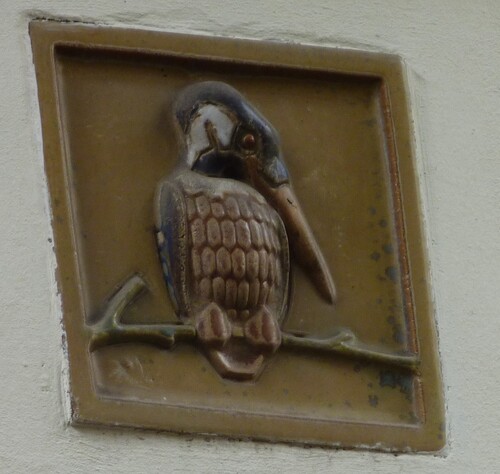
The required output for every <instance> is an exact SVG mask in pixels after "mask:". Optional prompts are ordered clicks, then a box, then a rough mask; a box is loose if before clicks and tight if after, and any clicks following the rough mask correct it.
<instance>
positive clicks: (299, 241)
mask: <svg viewBox="0 0 500 474" xmlns="http://www.w3.org/2000/svg"><path fill="white" fill-rule="evenodd" d="M251 177H252V178H253V179H252V181H253V184H254V186H255V187H256V189H257V190H258V191H259V192H260V193H261V194H262V195H263V196H264V197H265V198H266V199H267V200H268V202H269V203H270V204H271V205H272V206H273V207H274V208H275V209H276V210H277V211H278V213H279V215H280V216H281V218H282V220H283V223H284V224H285V228H286V231H287V235H288V240H289V243H290V247H291V251H292V256H293V257H294V259H295V260H296V261H297V263H299V264H300V266H301V267H302V268H303V269H304V270H305V271H306V273H307V275H308V276H309V278H310V279H311V280H312V282H313V283H314V285H315V286H316V288H317V290H318V292H319V293H320V294H321V296H322V297H323V298H324V299H325V300H326V301H328V302H329V303H331V304H333V303H334V302H335V298H336V291H335V285H334V283H333V279H332V276H331V274H330V271H329V269H328V266H327V264H326V261H325V259H324V257H323V254H322V253H321V250H320V249H319V247H318V244H317V243H316V240H315V238H314V235H313V233H312V231H311V228H310V227H309V225H308V223H307V220H306V218H305V216H304V213H303V212H302V209H301V207H300V204H299V202H298V200H297V197H296V196H295V193H294V192H293V190H292V188H291V186H290V184H289V183H283V184H280V185H278V186H272V185H271V184H269V181H268V180H266V179H265V178H264V177H263V176H262V175H261V173H259V172H258V171H257V170H255V168H254V173H251Z"/></svg>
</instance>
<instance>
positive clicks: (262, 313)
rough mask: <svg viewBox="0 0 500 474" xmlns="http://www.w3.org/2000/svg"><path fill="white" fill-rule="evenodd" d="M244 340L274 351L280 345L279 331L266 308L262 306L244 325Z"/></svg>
mask: <svg viewBox="0 0 500 474" xmlns="http://www.w3.org/2000/svg"><path fill="white" fill-rule="evenodd" d="M244 332H245V338H246V340H247V341H248V342H250V344H252V345H254V346H258V347H261V348H262V349H267V350H269V351H270V352H274V351H276V349H278V347H279V346H280V344H281V329H280V327H279V325H278V322H277V321H276V319H275V318H274V317H273V315H272V314H271V312H270V311H269V310H268V309H267V307H266V306H262V307H261V308H260V309H258V310H257V312H256V313H255V314H254V315H253V316H252V317H251V318H250V319H249V320H248V321H247V322H246V323H245V327H244Z"/></svg>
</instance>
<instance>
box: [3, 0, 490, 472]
mask: <svg viewBox="0 0 500 474" xmlns="http://www.w3.org/2000/svg"><path fill="white" fill-rule="evenodd" d="M0 7H1V8H0V12H1V13H0V46H1V49H0V60H1V66H0V274H1V277H2V280H1V284H0V318H1V319H0V320H1V326H0V374H1V379H0V380H1V382H0V472H2V473H3V472H5V473H11V472H12V473H17V472H19V473H24V472H37V473H38V472H40V473H46V472H47V473H48V472H50V473H52V472H55V473H66V472H71V473H73V472H74V473H87V472H130V473H132V472H134V473H143V472H144V473H154V472H162V473H165V472H211V471H214V472H265V471H269V472H273V471H277V470H280V471H286V472H330V471H332V472H333V471H335V472H370V471H371V472H384V473H385V472H405V473H406V472H450V473H457V472H471V473H472V472H474V473H475V472H478V473H479V472H481V473H484V472H500V461H499V460H498V457H499V456H498V453H497V451H498V446H499V444H500V436H499V428H498V426H499V424H500V416H499V414H498V413H499V411H500V384H499V381H500V375H499V368H500V367H499V365H500V364H499V363H498V354H499V349H498V341H499V340H500V329H499V323H498V320H499V318H500V315H499V314H498V309H499V308H500V285H499V283H500V278H499V271H498V266H499V264H500V206H499V203H500V196H499V189H500V156H499V155H500V3H498V2H495V1H486V0H475V1H467V0H455V1H451V0H449V1H443V0H441V1H435V0H422V1H413V2H409V1H402V0H393V1H385V2H382V1H370V2H366V1H355V0H345V1H333V0H309V1H307V2H304V1H301V0H274V1H273V0H268V1H260V0H254V1H252V0H233V1H227V2H222V1H219V2H217V1H209V0H197V1H195V0H191V1H189V0H140V1H139V0H136V1H132V0H128V1H127V0H100V1H95V2H92V4H91V2H85V1H82V0H39V1H36V2H35V1H33V0H32V1H27V0H0ZM35 16H42V17H50V18H56V17H58V18H69V19H74V20H83V21H95V22H100V23H105V24H110V25H127V26H134V27H147V28H160V29H166V30H171V31H178V32H199V33H205V34H206V33H214V34H218V35H225V36H237V37H248V38H262V39H278V40H284V41H291V42H301V43H311V44H318V45H325V46H339V45H341V46H342V45H343V46H348V47H356V48H362V49H370V50H382V51H388V52H394V53H397V54H400V55H402V56H403V57H404V58H405V59H406V61H407V63H408V65H409V68H410V71H411V75H410V80H411V86H412V89H413V98H412V100H413V111H414V115H415V121H416V125H417V131H418V141H419V150H418V161H419V163H418V164H419V168H420V170H421V178H422V179H421V182H422V190H423V197H424V200H425V203H424V204H425V209H426V219H427V224H428V226H427V231H428V236H429V242H430V258H431V263H432V268H433V286H434V291H435V298H436V305H437V322H438V327H439V333H440V350H441V354H442V361H443V371H444V381H445V393H446V401H447V410H448V428H449V446H448V449H447V452H446V453H445V454H444V455H441V456H432V455H399V456H394V455H390V454H381V453H373V452H355V451H334V450H324V449H304V448H300V447H289V446H285V445H276V446H272V445H270V444H259V443H250V442H234V441H233V442H231V441H224V440H205V439H201V438H194V439H193V438H189V437H177V436H172V435H167V434H158V433H151V432H140V431H132V430H123V431H122V430H109V429H75V428H73V427H69V426H67V425H66V424H65V421H64V410H63V400H62V397H61V395H60V394H61V371H62V370H63V362H62V361H63V357H62V351H61V331H60V327H59V322H58V319H59V313H58V309H57V308H58V305H57V298H56V295H55V294H54V285H53V256H52V251H51V245H50V243H49V242H48V239H49V238H50V237H51V231H50V227H49V218H48V210H47V205H46V187H45V179H44V172H43V167H42V155H41V143H40V131H39V123H38V109H37V103H36V95H35V89H34V80H33V70H32V64H31V58H30V48H29V43H28V36H27V25H28V20H29V18H31V17H35Z"/></svg>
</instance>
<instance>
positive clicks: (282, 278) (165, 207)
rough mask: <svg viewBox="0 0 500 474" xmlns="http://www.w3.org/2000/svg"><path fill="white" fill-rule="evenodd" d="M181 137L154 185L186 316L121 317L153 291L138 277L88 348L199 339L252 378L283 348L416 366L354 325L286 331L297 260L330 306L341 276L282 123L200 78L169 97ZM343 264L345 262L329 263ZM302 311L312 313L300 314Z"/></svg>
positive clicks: (175, 299)
mask: <svg viewBox="0 0 500 474" xmlns="http://www.w3.org/2000/svg"><path fill="white" fill-rule="evenodd" d="M174 114H175V119H176V122H177V125H178V129H179V139H180V142H181V143H182V146H181V149H182V152H181V156H180V160H179V164H178V166H177V167H176V169H175V170H174V171H173V172H172V173H171V174H170V175H169V176H167V177H166V178H164V179H163V180H161V182H160V183H159V185H158V190H157V193H156V202H155V206H156V209H155V221H156V241H157V245H158V254H159V264H161V267H162V271H163V274H164V279H165V282H166V287H167V288H168V292H169V295H170V298H171V301H172V303H173V305H174V308H175V310H176V315H177V318H178V320H179V324H158V325H141V324H124V323H122V322H121V320H120V317H121V315H122V313H123V311H124V310H125V309H126V307H127V305H128V304H129V303H130V302H131V301H132V300H134V299H135V298H136V297H138V296H139V294H140V293H141V292H142V291H143V290H145V289H146V283H145V282H144V280H143V279H142V278H141V276H140V275H133V276H131V278H130V280H129V281H128V282H127V283H125V285H123V287H122V288H121V289H120V290H119V291H118V292H117V293H116V294H115V295H114V296H113V297H112V298H111V299H110V301H109V304H108V306H107V309H106V311H105V312H104V315H103V317H102V319H101V320H100V321H99V322H98V323H97V324H95V325H94V326H93V327H92V328H91V333H92V336H91V350H94V349H96V348H97V347H101V346H103V345H106V344H111V343H115V342H124V341H137V340H140V341H145V342H150V343H153V344H158V345H160V346H165V347H172V346H173V345H174V344H175V343H182V342H190V343H194V344H196V345H197V346H198V347H199V348H200V349H201V350H202V351H203V352H204V353H205V354H206V356H207V357H208V359H209V360H210V362H211V364H212V365H213V367H214V368H215V370H216V371H217V372H218V373H219V374H220V375H221V376H222V377H224V378H230V379H236V380H248V379H255V378H256V377H257V376H258V374H259V373H260V372H261V371H262V370H263V368H264V367H265V361H266V360H268V359H269V358H271V357H272V355H273V353H275V352H276V351H277V350H279V349H280V347H283V348H289V349H295V350H308V351H323V352H325V351H326V352H331V353H332V354H334V353H340V354H344V355H347V356H353V357H358V358H365V359H371V360H378V361H380V362H384V363H388V364H395V365H400V366H402V367H405V366H406V367H409V368H413V369H414V368H415V367H416V366H417V365H418V359H417V356H416V355H415V354H411V353H404V354H392V353H388V352H387V353H386V352H381V351H380V348H378V347H377V348H372V347H370V346H367V345H365V344H363V343H362V342H361V341H359V340H358V339H357V338H356V336H355V334H354V333H353V332H352V331H350V330H349V329H347V328H338V331H337V332H336V333H335V334H325V336H324V337H322V338H318V337H309V336H308V335H307V334H291V333H287V332H284V331H283V329H282V327H283V322H284V321H285V318H286V316H287V310H288V307H289V302H290V298H300V297H301V295H300V294H293V291H292V286H293V285H292V282H291V278H292V263H296V264H297V265H299V266H301V267H302V269H303V270H304V272H305V274H306V275H307V277H308V278H309V279H310V281H311V282H312V283H313V285H314V287H315V289H316V291H317V293H318V295H319V296H320V297H321V298H323V299H324V300H325V301H327V302H328V303H329V304H330V305H332V314H333V306H334V304H335V297H336V296H335V285H334V282H333V278H332V276H331V273H330V269H329V268H328V265H327V263H326V262H325V259H324V258H323V255H322V253H321V250H320V248H319V247H318V245H317V243H316V240H315V238H314V236H313V233H312V231H311V229H310V227H309V225H308V223H307V219H306V217H305V215H304V213H303V211H302V210H301V207H300V204H299V202H298V200H297V197H296V196H295V194H294V192H293V189H292V185H291V178H290V176H289V172H288V170H287V167H286V164H285V161H284V157H283V156H282V151H281V148H280V141H279V136H278V132H277V131H276V130H275V129H274V127H273V126H272V125H271V124H270V123H269V122H268V121H267V120H266V119H265V118H264V117H263V116H262V115H261V114H260V113H259V111H258V110H256V109H255V108H254V107H253V106H252V105H251V104H250V103H249V102H248V101H247V100H246V99H245V98H244V97H243V96H242V95H241V94H240V93H239V92H238V91H237V90H235V89H234V88H232V87H230V86H229V85H227V84H225V83H222V82H201V83H195V84H193V85H191V86H188V87H187V88H185V89H184V90H182V91H181V92H180V93H179V95H178V97H177V99H176V101H175V105H174ZM334 270H335V271H342V269H334ZM305 317H307V315H305Z"/></svg>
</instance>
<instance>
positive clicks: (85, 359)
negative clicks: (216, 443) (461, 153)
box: [30, 20, 445, 452]
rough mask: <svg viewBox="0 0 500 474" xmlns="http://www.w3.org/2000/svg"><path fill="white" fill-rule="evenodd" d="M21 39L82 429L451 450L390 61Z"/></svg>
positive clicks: (245, 46) (71, 28) (48, 34)
mask: <svg viewBox="0 0 500 474" xmlns="http://www.w3.org/2000/svg"><path fill="white" fill-rule="evenodd" d="M30 36H31V40H32V47H33V60H34V65H35V71H36V76H37V84H38V97H39V100H40V114H41V115H40V117H41V123H42V132H43V143H44V163H45V170H46V174H47V183H48V189H49V198H50V212H51V217H52V229H53V239H52V238H51V239H49V241H50V245H51V246H53V250H54V252H55V256H56V259H57V271H56V280H57V288H58V292H59V297H60V301H61V307H62V321H61V322H62V325H63V329H64V335H63V344H64V346H65V352H64V354H65V357H67V360H68V365H67V371H65V376H66V375H67V382H68V383H66V380H65V382H64V384H62V385H63V386H64V387H67V389H68V391H67V396H68V407H69V413H70V420H71V423H73V424H79V425H84V424H92V425H95V424H103V425H107V426H131V427H134V428H147V429H154V430H168V431H171V432H177V433H193V434H194V433H203V434H211V435H219V436H227V437H233V438H237V439H254V440H267V441H271V442H278V441H279V442H293V443H306V444H307V445H310V444H319V445H323V446H330V447H339V448H356V447H363V448H365V447H366V448H368V449H382V450H391V451H394V450H398V451H403V452H407V451H409V450H410V451H425V452H428V451H436V450H439V449H441V448H442V447H443V446H444V444H445V432H444V416H443V413H444V411H443V410H444V405H443V399H442V393H441V378H440V371H439V357H438V351H437V341H436V334H435V331H434V325H433V315H434V312H433V311H434V309H433V305H432V293H431V291H430V287H429V282H430V280H429V273H428V268H427V257H426V253H425V247H424V243H425V242H426V238H425V233H424V232H423V230H422V227H421V211H420V205H419V202H420V201H419V197H418V189H419V186H418V182H417V180H416V174H415V169H416V168H415V163H416V161H415V160H416V156H415V153H414V149H413V142H414V137H413V131H412V126H411V120H410V119H411V117H412V114H411V111H410V109H409V103H408V88H407V86H406V74H407V72H406V71H407V67H406V65H405V63H404V62H403V61H402V60H401V58H400V57H398V56H396V55H390V54H382V53H373V52H366V51H358V50H347V49H342V48H323V47H321V48H317V47H312V46H306V45H298V44H287V43H280V42H279V41H273V42H266V41H259V42H256V41H245V40H237V39H229V38H219V37H215V36H214V37H211V36H207V35H204V36H195V35H179V34H174V33H168V32H159V31H144V30H140V29H138V28H133V29H130V28H107V27H104V26H99V27H96V26H93V25H82V24H78V23H75V22H68V23H66V22H60V21H58V22H51V21H46V20H43V21H33V22H31V23H30ZM66 349H67V350H66Z"/></svg>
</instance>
